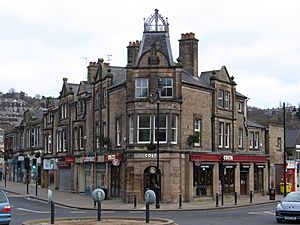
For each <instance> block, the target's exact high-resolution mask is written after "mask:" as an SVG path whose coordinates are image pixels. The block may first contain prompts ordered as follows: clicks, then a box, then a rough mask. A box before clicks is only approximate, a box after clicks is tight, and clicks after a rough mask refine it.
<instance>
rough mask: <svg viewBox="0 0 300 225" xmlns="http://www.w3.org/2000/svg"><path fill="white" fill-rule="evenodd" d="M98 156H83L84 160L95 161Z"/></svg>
mask: <svg viewBox="0 0 300 225" xmlns="http://www.w3.org/2000/svg"><path fill="white" fill-rule="evenodd" d="M95 161H96V158H95V156H84V157H83V162H95Z"/></svg>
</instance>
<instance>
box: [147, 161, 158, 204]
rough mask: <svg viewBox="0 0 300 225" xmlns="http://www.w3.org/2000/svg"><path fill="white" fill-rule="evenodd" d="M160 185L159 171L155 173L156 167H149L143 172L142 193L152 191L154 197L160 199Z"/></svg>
mask: <svg viewBox="0 0 300 225" xmlns="http://www.w3.org/2000/svg"><path fill="white" fill-rule="evenodd" d="M159 184H160V171H157V167H155V166H149V167H147V168H146V169H145V171H144V193H145V192H146V191H147V190H152V191H154V192H155V195H156V197H159V200H160V199H161V195H160V193H161V189H160V188H159Z"/></svg>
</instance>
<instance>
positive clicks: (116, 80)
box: [110, 66, 126, 88]
mask: <svg viewBox="0 0 300 225" xmlns="http://www.w3.org/2000/svg"><path fill="white" fill-rule="evenodd" d="M110 69H111V74H112V75H113V83H112V86H110V88H113V87H116V86H118V85H121V84H123V83H126V69H125V67H117V66H111V67H110Z"/></svg>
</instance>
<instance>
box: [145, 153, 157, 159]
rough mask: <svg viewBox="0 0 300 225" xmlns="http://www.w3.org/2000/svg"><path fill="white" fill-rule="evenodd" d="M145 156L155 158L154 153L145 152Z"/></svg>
mask: <svg viewBox="0 0 300 225" xmlns="http://www.w3.org/2000/svg"><path fill="white" fill-rule="evenodd" d="M145 158H156V153H145Z"/></svg>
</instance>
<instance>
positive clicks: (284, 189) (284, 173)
mask: <svg viewBox="0 0 300 225" xmlns="http://www.w3.org/2000/svg"><path fill="white" fill-rule="evenodd" d="M283 140H284V143H283V185H284V187H283V196H284V197H285V196H286V140H285V102H284V103H283Z"/></svg>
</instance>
